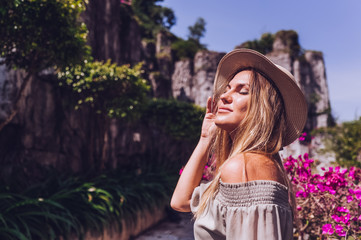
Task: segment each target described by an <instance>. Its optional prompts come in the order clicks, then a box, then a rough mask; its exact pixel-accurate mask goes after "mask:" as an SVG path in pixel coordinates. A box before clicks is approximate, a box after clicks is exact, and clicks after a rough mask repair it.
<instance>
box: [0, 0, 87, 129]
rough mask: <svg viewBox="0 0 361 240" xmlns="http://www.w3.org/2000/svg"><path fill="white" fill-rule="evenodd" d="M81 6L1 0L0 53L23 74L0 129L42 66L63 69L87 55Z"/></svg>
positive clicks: (70, 1)
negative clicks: (80, 17)
mask: <svg viewBox="0 0 361 240" xmlns="http://www.w3.org/2000/svg"><path fill="white" fill-rule="evenodd" d="M84 8H85V6H84V3H83V1H82V0H24V1H19V0H12V1H2V2H1V8H0V56H1V58H3V59H4V61H3V63H5V64H6V66H7V67H9V68H16V69H23V70H25V72H26V76H25V78H24V79H23V83H22V85H21V87H20V90H19V94H18V96H17V97H16V99H15V102H14V107H13V110H12V112H11V113H10V115H9V117H8V118H7V119H6V120H5V121H4V122H2V123H0V130H1V129H2V128H3V127H4V126H6V125H7V124H8V123H9V122H10V121H11V120H12V119H13V118H14V116H15V115H16V113H17V111H18V109H19V104H20V102H21V100H22V98H23V97H24V91H25V89H26V87H27V85H28V83H29V82H30V79H31V78H33V77H35V76H36V75H37V74H38V73H39V72H41V71H42V70H44V69H48V68H54V69H55V70H58V69H64V68H65V67H66V66H69V65H73V64H78V63H81V62H82V61H83V60H84V59H86V58H88V57H89V55H90V47H89V46H87V45H86V36H87V29H86V26H85V24H84V23H81V22H79V21H78V17H79V14H80V13H81V12H82V11H83V10H84Z"/></svg>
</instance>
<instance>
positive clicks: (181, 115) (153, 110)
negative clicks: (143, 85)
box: [142, 99, 205, 140]
mask: <svg viewBox="0 0 361 240" xmlns="http://www.w3.org/2000/svg"><path fill="white" fill-rule="evenodd" d="M204 114H205V109H203V108H201V107H199V106H197V105H195V104H191V103H186V102H181V101H177V100H167V99H153V100H151V101H150V102H149V103H148V105H147V108H146V110H145V111H144V112H143V115H142V119H143V121H146V122H148V123H150V124H152V125H154V126H156V127H158V128H160V129H162V130H163V131H164V132H166V133H168V134H169V135H170V136H172V137H174V138H176V139H185V140H196V139H198V138H199V136H200V133H201V126H202V122H203V117H204Z"/></svg>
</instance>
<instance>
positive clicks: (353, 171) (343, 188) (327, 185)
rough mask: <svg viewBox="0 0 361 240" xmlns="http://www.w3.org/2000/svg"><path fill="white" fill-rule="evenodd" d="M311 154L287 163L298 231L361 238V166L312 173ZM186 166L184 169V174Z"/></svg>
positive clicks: (208, 169)
mask: <svg viewBox="0 0 361 240" xmlns="http://www.w3.org/2000/svg"><path fill="white" fill-rule="evenodd" d="M313 162H314V160H313V159H310V158H309V156H308V154H307V153H306V154H304V155H303V156H301V155H300V156H299V157H298V158H293V157H292V156H289V157H288V158H287V159H285V162H284V167H285V170H286V172H287V174H288V176H289V178H290V180H291V182H292V184H293V187H294V192H295V195H296V203H297V218H298V219H299V223H300V225H301V226H300V228H299V230H298V231H299V232H298V235H299V236H300V238H301V239H305V237H306V236H305V235H308V236H309V239H327V238H331V239H333V238H336V239H350V238H348V237H350V236H351V237H353V239H361V237H360V236H361V169H359V168H355V167H351V168H349V169H346V168H341V167H339V166H337V167H329V168H328V169H324V168H322V170H323V171H324V172H323V173H322V174H318V173H312V164H313ZM214 170H215V161H214V159H213V158H211V159H210V160H209V161H208V163H207V165H206V166H205V169H204V170H203V177H202V179H203V180H212V178H213V172H214ZM182 171H183V169H181V170H180V172H179V174H181V173H182Z"/></svg>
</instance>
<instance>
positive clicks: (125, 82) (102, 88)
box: [58, 61, 150, 119]
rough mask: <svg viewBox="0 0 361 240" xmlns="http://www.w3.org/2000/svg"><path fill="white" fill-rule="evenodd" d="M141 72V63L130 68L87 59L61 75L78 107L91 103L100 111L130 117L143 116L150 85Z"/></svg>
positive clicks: (119, 116)
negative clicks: (87, 60)
mask: <svg viewBox="0 0 361 240" xmlns="http://www.w3.org/2000/svg"><path fill="white" fill-rule="evenodd" d="M141 74H142V71H141V65H140V64H138V65H136V66H135V67H134V68H131V67H129V65H123V66H117V65H116V64H111V63H110V61H107V62H106V63H103V62H85V64H84V65H76V66H75V67H72V68H66V69H65V71H63V72H60V73H58V78H59V79H60V80H61V83H60V84H61V85H62V86H65V87H67V88H70V89H71V91H72V92H73V93H74V98H75V99H74V100H75V108H76V109H78V108H79V107H80V106H82V105H88V106H91V107H92V108H93V109H94V111H96V112H97V113H99V114H100V113H103V114H106V115H108V116H109V117H117V118H128V119H129V118H133V117H137V116H139V115H140V111H141V108H142V106H143V105H144V104H145V102H146V96H147V92H148V91H149V88H150V87H149V85H148V83H147V81H146V80H144V79H143V78H142V77H141Z"/></svg>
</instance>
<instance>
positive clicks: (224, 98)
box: [220, 91, 232, 103]
mask: <svg viewBox="0 0 361 240" xmlns="http://www.w3.org/2000/svg"><path fill="white" fill-rule="evenodd" d="M220 99H221V100H222V102H223V103H231V102H232V96H231V94H230V91H226V92H224V93H223V94H221V96H220Z"/></svg>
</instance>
